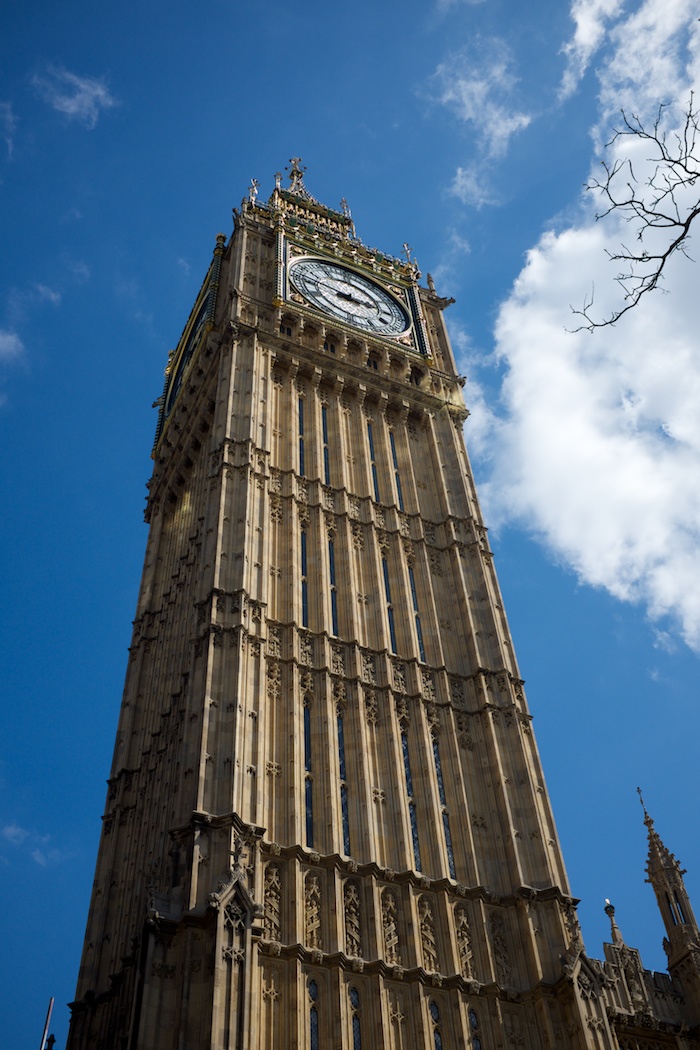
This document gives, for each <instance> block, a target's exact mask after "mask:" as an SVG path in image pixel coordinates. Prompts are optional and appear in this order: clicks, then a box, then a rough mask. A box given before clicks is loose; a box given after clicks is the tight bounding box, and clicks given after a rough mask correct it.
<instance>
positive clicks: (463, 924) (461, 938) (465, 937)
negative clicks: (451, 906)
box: [455, 904, 474, 980]
mask: <svg viewBox="0 0 700 1050" xmlns="http://www.w3.org/2000/svg"><path fill="white" fill-rule="evenodd" d="M455 933H456V935H457V952H458V954H459V972H460V973H461V974H462V977H465V978H466V979H467V980H469V979H471V978H472V977H473V976H474V964H473V959H474V953H473V949H472V933H471V928H470V926H469V915H468V914H467V909H466V907H465V906H464V905H463V904H458V905H457V907H456V908H455Z"/></svg>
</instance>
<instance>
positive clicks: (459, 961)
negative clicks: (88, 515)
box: [69, 161, 698, 1050]
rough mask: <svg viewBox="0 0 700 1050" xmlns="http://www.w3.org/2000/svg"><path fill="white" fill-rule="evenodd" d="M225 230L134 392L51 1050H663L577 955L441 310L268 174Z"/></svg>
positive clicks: (614, 976) (413, 282) (335, 218)
mask: <svg viewBox="0 0 700 1050" xmlns="http://www.w3.org/2000/svg"><path fill="white" fill-rule="evenodd" d="M234 215H235V224H234V232H233V235H232V237H231V239H230V241H229V242H228V243H226V240H225V238H224V237H223V235H220V236H219V237H218V238H217V241H216V246H215V250H214V256H213V260H212V264H211V266H210V268H209V271H208V273H207V276H206V278H205V281H204V284H203V286H202V289H201V292H200V294H199V296H198V298H197V301H196V303H195V305H194V308H193V310H192V313H191V315H190V319H189V321H188V324H187V326H186V328H185V331H184V333H183V336H182V339H181V341H180V343H179V345H178V347H177V349H176V351H174V352H173V353H172V354H171V356H170V359H169V362H168V368H167V371H166V383H165V389H164V392H163V396H162V398H161V402H160V419H159V423H158V431H157V437H156V444H155V448H154V460H155V467H154V472H153V477H152V480H151V482H150V486H149V501H148V510H147V520H148V521H149V523H150V532H149V538H148V546H147V551H146V558H145V565H144V571H143V579H142V584H141V591H140V596H139V602H138V608H137V614H136V620H135V624H134V636H133V642H132V646H131V650H130V658H129V666H128V671H127V679H126V687H125V692H124V699H123V703H122V711H121V718H120V722H119V728H118V733H117V741H116V747H115V756H114V762H113V767H112V772H111V777H110V780H109V790H108V798H107V805H106V809H105V815H104V818H103V834H102V842H101V846H100V851H99V857H98V861H97V870H96V875H95V882H94V889H93V898H92V905H91V908H90V915H89V919H88V928H87V933H86V940H85V948H84V953H83V959H82V963H81V968H80V976H79V981H78V989H77V995H76V1001H75V1003H73V1004H72V1007H73V1021H72V1026H71V1035H70V1038H69V1047H70V1050H88V1048H89V1050H97V1048H104V1050H108V1048H109V1050H111V1048H117V1047H120V1048H121V1047H129V1048H133V1050H137V1048H138V1050H166V1048H167V1050H176V1048H187V1050H195V1048H202V1050H203V1048H205V1047H206V1048H217V1050H233V1048H236V1050H258V1048H260V1050H262V1048H268V1050H275V1048H283V1047H284V1048H287V1047H289V1048H298V1050H319V1048H320V1047H333V1048H334V1050H336V1048H337V1050H341V1048H342V1050H350V1048H352V1050H361V1048H362V1047H364V1048H365V1050H381V1048H387V1050H389V1048H391V1050H423V1048H426V1050H428V1048H430V1050H439V1048H440V1047H457V1046H463V1047H467V1048H469V1047H471V1048H472V1050H480V1048H483V1050H486V1048H487V1047H488V1048H491V1047H493V1048H495V1047H511V1046H512V1047H522V1048H525V1050H541V1048H545V1047H547V1048H552V1050H553V1048H572V1050H574V1048H576V1050H579V1048H581V1050H582V1048H584V1047H585V1048H590V1050H594V1048H596V1050H597V1048H599V1050H612V1048H614V1047H617V1046H618V1045H622V1046H624V1047H625V1050H627V1047H629V1048H632V1047H634V1048H635V1050H637V1048H639V1050H642V1048H644V1050H646V1048H647V1047H652V1046H654V1047H655V1046H657V1045H659V1046H661V1045H664V1046H665V1045H678V1046H686V1045H687V1046H690V1045H696V1044H695V1043H694V1042H691V1041H688V1040H690V1039H691V1036H692V1032H691V1035H687V1034H686V1036H685V1037H684V1038H686V1042H682V1041H681V1042H678V1043H670V1044H669V1043H668V1042H664V1038H665V1034H664V1032H666V1030H664V1032H661V1031H660V1030H659V1032H658V1033H657V1034H658V1039H657V1042H653V1040H652V1041H649V1040H648V1039H647V1042H643V1041H639V1040H638V1041H637V1042H636V1043H635V1042H634V1039H635V1038H637V1036H636V1035H635V1031H636V1029H635V1028H634V1024H633V1023H632V1022H634V1019H635V1018H637V1017H640V1018H643V1016H645V1014H644V1011H645V1010H646V1011H647V1012H648V1011H649V1010H651V1012H652V1014H654V1016H656V1015H657V1014H658V1013H659V1010H657V1009H656V1004H657V1002H658V995H659V994H662V995H663V996H665V998H664V1003H665V1004H666V1005H665V1006H664V1010H666V1014H667V1015H668V1016H666V1014H663V1017H664V1022H663V1023H664V1024H666V1025H667V1027H668V1026H670V1027H668V1032H666V1034H668V1033H669V1032H672V1031H674V1032H675V1031H680V1027H679V1025H680V1024H681V1021H680V1020H679V1016H680V1015H679V1014H678V1011H677V1010H676V1013H675V1014H674V1012H673V1009H674V1008H673V1007H672V1006H671V1005H670V1004H671V1003H672V1002H676V998H677V996H678V994H679V993H678V991H677V989H676V990H674V989H675V988H676V986H675V985H674V986H673V987H672V986H671V985H670V984H669V985H668V986H667V985H663V982H662V985H663V987H662V985H658V988H657V985H656V984H654V981H656V978H653V979H652V982H651V984H650V981H649V978H648V976H645V974H644V972H643V971H641V970H640V965H639V964H638V960H637V958H636V956H635V954H634V952H633V951H631V950H630V949H626V948H625V950H624V951H623V949H622V947H621V946H620V944H616V943H614V944H612V945H611V946H609V948H610V950H609V952H608V954H607V955H606V962H605V964H601V963H596V962H595V961H591V960H588V959H587V957H586V956H585V953H584V952H583V946H582V943H581V939H580V934H579V930H578V924H577V921H576V912H575V906H576V901H575V900H574V899H573V898H572V896H571V892H570V889H569V886H568V882H567V877H566V873H565V869H564V864H563V860H562V856H561V852H560V849H559V844H558V841H557V835H556V830H555V827H554V822H553V818H552V813H551V808H550V803H549V799H548V796H547V791H546V787H545V784H544V779H543V774H542V770H541V766H540V761H539V757H538V753H537V748H536V745H535V741H534V737H533V732H532V726H531V716H530V713H529V710H528V707H527V703H526V700H525V696H524V692H523V684H522V681H521V678H520V674H519V671H518V667H517V664H516V661H515V656H514V653H513V645H512V641H511V638H510V634H509V630H508V625H507V621H506V617H505V613H504V611H503V603H502V600H501V596H500V592H499V588H498V583H497V580H496V575H495V572H494V566H493V558H492V555H491V551H490V550H489V546H488V540H487V535H486V530H485V528H484V525H483V522H482V518H481V513H480V510H479V506H478V502H477V497H476V492H475V488H474V483H473V479H472V474H471V470H470V466H469V461H468V458H467V454H466V451H465V447H464V443H463V437H462V424H463V422H464V420H465V418H466V416H467V411H466V409H465V406H464V402H463V400H462V393H461V387H462V384H463V380H462V379H461V378H460V377H459V375H458V373H457V369H456V366H455V362H454V359H453V355H452V351H451V348H450V343H449V339H448V336H447V331H446V328H445V324H444V320H443V310H444V309H445V307H446V306H448V305H449V302H450V301H449V300H446V299H443V298H441V297H440V296H439V295H438V294H437V293H436V291H435V289H434V286H433V283H432V281H431V280H430V279H428V287H422V286H420V285H419V283H418V282H419V278H420V274H419V272H418V270H417V267H416V265H415V263H414V262H413V261H412V260H411V258H410V251H407V253H406V256H407V257H406V259H405V260H398V259H394V258H390V257H388V256H386V255H384V254H382V253H380V252H377V251H374V250H370V249H368V248H367V247H365V246H364V245H363V244H362V243H361V242H360V241H359V239H358V238H357V236H356V234H355V229H354V225H353V223H352V219H351V217H350V214H349V211H348V209H347V207H346V206H345V205H343V207H342V208H341V210H339V211H335V210H332V209H328V208H326V207H324V206H322V205H320V204H319V203H318V202H316V201H315V200H314V199H313V198H312V197H311V196H310V194H309V193H308V191H307V190H306V188H305V186H304V183H303V177H302V169H301V167H300V166H299V164H298V162H296V161H295V162H293V165H292V172H291V185H290V187H289V188H288V189H282V187H281V179H280V178H279V177H278V178H277V183H276V187H275V189H274V191H273V193H272V196H271V197H270V199H269V200H268V201H267V202H266V203H259V202H258V200H257V185H256V184H254V185H253V186H252V187H251V192H250V194H249V197H248V198H247V199H246V200H245V201H244V202H243V204H242V207H241V209H240V210H239V211H237V212H235V213H234ZM300 260H312V261H313V260H315V261H317V262H318V261H320V262H322V263H324V264H329V269H327V270H323V271H318V272H320V273H321V272H322V274H325V275H326V277H324V278H323V279H324V280H326V278H327V277H328V275H330V277H329V278H328V287H327V288H326V289H325V292H324V294H326V295H327V296H329V297H330V298H328V299H327V302H328V303H329V304H330V305H329V308H328V309H326V310H324V309H323V306H322V305H319V301H317V302H316V303H315V304H314V303H313V302H312V301H309V299H308V297H305V296H304V295H303V294H302V293H301V292H300V291H299V286H298V284H297V285H295V284H294V282H293V280H290V272H291V273H292V275H293V266H294V265H295V261H296V262H298V261H300ZM341 267H345V268H346V271H342V270H341V269H339V268H341ZM312 269H313V268H312ZM298 272H300V271H298ZM344 272H347V273H350V274H353V275H360V277H361V281H360V282H359V283H357V284H355V285H353V284H352V282H350V283H349V284H347V285H346V284H344V283H343V280H344V279H343V273H344ZM299 283H300V282H299ZM358 289H359V290H358ZM375 289H376V290H377V291H376V303H378V304H379V306H378V307H377V309H378V310H379V314H378V316H379V318H380V320H379V321H376V318H375V314H374V313H372V310H373V309H374V307H373V306H372V302H373V300H372V296H373V295H374V294H375ZM319 294H320V293H319ZM333 296H335V297H336V298H335V299H333V298H332V297H333ZM376 303H375V305H376ZM382 304H388V306H386V309H387V310H388V311H389V312H391V311H393V316H395V317H399V318H402V317H403V318H405V322H406V323H405V328H403V329H402V330H400V331H397V332H393V333H391V334H387V333H386V332H382V331H378V330H375V328H373V327H372V326H373V325H375V324H378V325H379V326H380V328H381V325H383V324H389V321H388V320H386V317H384V316H383V315H382V313H381V310H382V309H383V307H382ZM363 311H364V312H363ZM353 312H354V313H355V315H356V316H355V318H354V319H353ZM386 316H387V317H388V316H389V314H388V313H387V315H386ZM368 318H369V320H368ZM382 318H383V319H382ZM399 327H400V325H399ZM681 881H682V880H681ZM684 900H685V898H684ZM686 914H690V913H689V904H687V908H686ZM693 921H694V920H693ZM693 929H696V928H695V927H693ZM686 942H687V943H686ZM686 942H684V945H685V946H684V948H683V951H681V949H680V948H679V949H678V953H677V955H678V959H677V964H678V967H679V977H678V981H680V979H681V978H680V970H681V969H682V967H683V966H688V965H690V963H689V962H688V960H689V959H690V961H691V963H693V964H694V960H695V959H696V958H697V956H696V954H694V952H695V951H696V949H695V948H694V947H693V946H692V944H691V946H690V948H689V947H688V944H689V943H690V942H692V936H690V935H689V936H688V937H686ZM625 952H626V953H627V954H625ZM674 958H675V956H674ZM667 980H668V979H667ZM674 980H675V978H674ZM623 989H624V991H623ZM657 993H658V994H657ZM674 997H676V998H674ZM676 1006H677V1003H676ZM652 1008H653V1009H652ZM654 1010H656V1013H654ZM693 1011H694V1012H693ZM661 1013H663V1011H661ZM691 1013H692V1014H693V1016H692V1017H690V1015H688V1017H686V1018H685V1020H684V1021H683V1024H685V1028H686V1030H688V1026H689V1024H690V1025H691V1026H692V1024H693V1023H695V1021H697V1020H698V1017H697V1008H696V1003H695V1000H693V1005H692V1010H691ZM616 1018H617V1020H616ZM620 1018H622V1021H620V1020H619V1019H620ZM630 1019H632V1020H631V1022H630V1023H631V1027H630V1025H628V1028H629V1033H630V1034H629V1039H628V1042H626V1043H619V1042H618V1037H617V1036H616V1034H615V1026H616V1025H617V1024H618V1022H619V1023H620V1024H622V1025H623V1028H624V1025H626V1024H627V1022H628V1021H630ZM634 1023H636V1022H634ZM641 1023H642V1022H641V1021H640V1024H641ZM674 1025H675V1026H676V1027H675V1028H674V1027H673V1026H674ZM618 1027H619V1025H618ZM620 1031H622V1029H620ZM624 1031H625V1032H626V1031H627V1029H626V1028H625V1029H624ZM662 1037H663V1038H662ZM626 1038H627V1036H626ZM655 1038H656V1036H655Z"/></svg>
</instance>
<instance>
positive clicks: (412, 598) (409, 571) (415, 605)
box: [408, 565, 426, 663]
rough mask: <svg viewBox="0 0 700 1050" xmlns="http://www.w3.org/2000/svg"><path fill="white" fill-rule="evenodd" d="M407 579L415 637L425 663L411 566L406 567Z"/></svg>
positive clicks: (416, 595) (414, 581)
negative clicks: (414, 623)
mask: <svg viewBox="0 0 700 1050" xmlns="http://www.w3.org/2000/svg"><path fill="white" fill-rule="evenodd" d="M408 579H409V583H410V584H411V600H412V602H413V615H414V617H415V621H416V637H417V639H418V652H419V653H420V658H421V660H422V662H423V663H425V662H426V661H425V646H424V644H423V628H422V627H421V622H420V613H419V612H418V594H417V592H416V578H415V576H414V575H413V567H412V566H411V565H409V567H408Z"/></svg>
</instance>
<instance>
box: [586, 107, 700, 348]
mask: <svg viewBox="0 0 700 1050" xmlns="http://www.w3.org/2000/svg"><path fill="white" fill-rule="evenodd" d="M667 108H668V107H667V105H661V106H659V110H658V113H657V116H656V120H655V121H654V123H653V125H652V126H651V127H650V128H648V127H645V125H644V124H643V123H642V121H641V119H640V118H639V117H637V116H635V115H634V114H630V115H628V114H627V113H625V111H624V110H622V127H620V128H618V129H616V130H615V133H614V135H613V137H612V139H611V140H610V142H608V143H607V146H606V149H610V148H612V147H614V146H619V144H620V142H621V141H622V140H624V139H632V140H636V141H637V142H639V141H641V142H644V143H647V144H648V146H649V148H650V154H651V155H650V156H648V157H647V158H646V160H647V162H648V163H649V164H651V165H653V170H652V174H651V175H650V176H648V177H647V178H646V179H645V180H644V181H640V180H639V179H638V178H637V176H636V175H635V172H634V168H633V166H632V161H631V160H630V159H629V158H627V159H619V158H618V159H616V160H614V161H613V162H612V163H609V162H607V161H605V160H603V161H601V165H602V168H603V171H604V175H603V176H602V177H601V178H600V179H595V178H593V179H591V181H590V182H589V183H588V184H587V186H586V189H587V190H590V191H591V192H593V193H597V194H599V196H600V197H601V199H602V209H601V211H599V212H598V214H597V215H596V220H601V219H605V218H607V217H608V216H609V215H612V214H615V215H617V216H619V217H621V218H622V219H624V221H625V222H628V223H630V224H631V225H632V230H633V234H634V240H635V241H636V245H635V247H633V248H629V247H627V245H625V244H621V245H620V249H619V251H617V252H607V256H608V258H609V260H610V261H611V262H618V263H620V265H621V267H622V268H621V270H620V272H619V273H618V274H617V276H616V277H615V280H616V281H617V283H618V284H619V285H620V287H621V288H622V290H623V303H624V305H623V306H622V307H620V309H618V310H614V311H613V313H612V314H611V315H610V316H609V317H607V318H605V319H603V320H596V319H595V318H594V317H593V316H592V314H591V310H592V307H593V293H591V296H590V297H589V298H587V299H586V300H585V301H584V303H583V306H582V308H581V309H579V310H577V309H574V307H572V308H571V309H572V312H573V313H574V315H575V316H576V317H578V318H581V319H582V323H581V324H580V325H579V326H578V328H576V329H574V331H577V332H580V331H581V330H582V329H587V330H588V331H590V332H592V331H593V330H594V329H595V328H604V327H605V326H606V325H614V324H615V323H616V322H617V321H619V320H620V318H621V317H623V316H624V314H626V313H627V312H628V311H629V310H633V309H634V307H635V306H636V305H637V303H638V302H639V301H640V299H641V298H642V296H643V295H646V294H647V292H653V291H655V290H656V289H658V288H659V282H661V281H663V279H664V276H665V269H666V266H667V263H668V261H669V260H670V259H671V258H672V257H673V256H674V255H675V254H676V252H681V253H682V254H683V255H685V256H687V257H688V258H690V255H689V252H688V244H689V241H690V229H691V226H692V225H693V223H694V221H695V219H696V218H697V216H698V215H700V182H698V180H700V149H699V147H700V138H699V137H700V114H699V112H698V110H696V109H695V106H694V98H693V94H692V93H691V95H690V98H689V101H688V106H687V108H686V110H685V118H684V122H683V127H682V129H681V130H680V131H679V132H674V133H673V134H671V135H669V134H668V133H667V132H666V131H664V130H663V118H664V113H665V111H666V109H667ZM696 184H697V188H696ZM661 290H663V289H661Z"/></svg>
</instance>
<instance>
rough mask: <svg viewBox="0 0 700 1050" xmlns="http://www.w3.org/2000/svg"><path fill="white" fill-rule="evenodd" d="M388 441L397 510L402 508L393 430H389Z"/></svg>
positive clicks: (399, 476)
mask: <svg viewBox="0 0 700 1050" xmlns="http://www.w3.org/2000/svg"><path fill="white" fill-rule="evenodd" d="M389 443H390V445H391V458H392V460H393V463H394V480H395V481H396V497H397V499H398V501H399V510H403V509H404V506H403V492H402V491H401V475H400V474H399V461H398V459H397V458H396V442H395V441H394V431H393V430H390V431H389Z"/></svg>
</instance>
